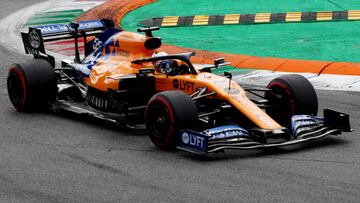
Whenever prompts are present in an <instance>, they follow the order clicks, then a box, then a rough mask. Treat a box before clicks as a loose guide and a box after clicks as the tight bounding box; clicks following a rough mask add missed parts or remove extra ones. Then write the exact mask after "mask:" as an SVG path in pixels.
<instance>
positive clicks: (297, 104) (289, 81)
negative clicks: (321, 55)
mask: <svg viewBox="0 0 360 203" xmlns="http://www.w3.org/2000/svg"><path fill="white" fill-rule="evenodd" d="M267 88H268V89H270V91H269V92H266V94H265V98H266V99H267V100H268V101H269V102H270V104H271V105H273V106H274V107H271V108H268V109H266V112H267V113H268V114H269V115H270V116H271V117H272V118H273V119H275V120H276V121H277V122H278V123H279V124H280V125H283V126H285V127H288V128H289V127H290V125H291V117H292V116H293V115H299V114H305V115H317V112H318V99H317V95H316V92H315V89H314V87H313V86H312V84H311V83H310V82H309V80H308V79H306V78H305V77H304V76H302V75H296V74H290V75H283V76H280V77H278V78H275V79H273V80H272V81H271V82H270V83H269V84H268V86H267Z"/></svg>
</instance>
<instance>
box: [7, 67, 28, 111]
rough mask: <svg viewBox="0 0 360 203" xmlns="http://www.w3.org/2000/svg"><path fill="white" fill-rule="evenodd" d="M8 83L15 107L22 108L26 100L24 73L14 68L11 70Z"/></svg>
mask: <svg viewBox="0 0 360 203" xmlns="http://www.w3.org/2000/svg"><path fill="white" fill-rule="evenodd" d="M7 85H8V93H9V97H10V100H11V102H12V103H13V105H14V106H15V108H17V109H21V108H22V107H23V106H24V104H25V100H26V86H25V78H24V76H23V73H22V72H20V71H19V70H18V69H16V68H12V69H11V70H10V74H9V77H8V81H7Z"/></svg>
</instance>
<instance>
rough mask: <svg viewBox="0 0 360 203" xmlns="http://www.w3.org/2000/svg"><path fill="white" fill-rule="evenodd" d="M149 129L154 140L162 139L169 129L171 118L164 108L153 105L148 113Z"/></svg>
mask: <svg viewBox="0 0 360 203" xmlns="http://www.w3.org/2000/svg"><path fill="white" fill-rule="evenodd" d="M149 121H150V122H149V127H150V128H149V129H150V131H151V134H152V136H153V137H154V138H156V139H161V140H162V139H164V138H165V137H166V135H167V134H168V132H169V129H170V128H171V118H170V116H169V112H168V110H167V109H166V108H164V107H163V106H161V105H155V106H153V107H152V109H151V111H150V118H149Z"/></svg>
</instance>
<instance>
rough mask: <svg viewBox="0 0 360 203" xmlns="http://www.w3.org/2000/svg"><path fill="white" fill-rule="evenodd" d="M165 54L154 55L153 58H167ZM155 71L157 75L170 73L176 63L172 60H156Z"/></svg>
mask: <svg viewBox="0 0 360 203" xmlns="http://www.w3.org/2000/svg"><path fill="white" fill-rule="evenodd" d="M167 55H168V54H167V53H165V52H158V53H154V54H153V57H159V56H167ZM153 64H154V67H155V70H156V71H157V72H159V73H170V72H171V71H172V70H173V69H174V68H176V66H177V62H176V61H175V60H172V59H165V60H158V61H155V62H154V63H153Z"/></svg>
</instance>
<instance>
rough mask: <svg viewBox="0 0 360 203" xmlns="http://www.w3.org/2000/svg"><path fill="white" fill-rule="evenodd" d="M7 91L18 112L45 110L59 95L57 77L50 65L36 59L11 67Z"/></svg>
mask: <svg viewBox="0 0 360 203" xmlns="http://www.w3.org/2000/svg"><path fill="white" fill-rule="evenodd" d="M7 89H8V94H9V97H10V100H11V103H12V104H13V105H14V107H15V108H16V110H17V111H20V112H24V111H25V112H29V111H36V110H43V109H46V108H48V107H49V102H51V101H54V100H55V98H56V93H57V86H56V77H55V74H54V71H53V68H52V66H51V65H50V63H49V62H48V61H46V60H43V59H34V60H31V61H29V62H27V63H23V64H20V63H15V64H13V65H11V67H10V70H9V74H8V78H7Z"/></svg>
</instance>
